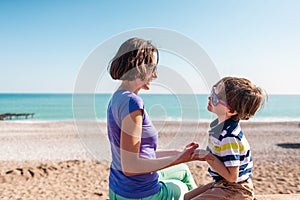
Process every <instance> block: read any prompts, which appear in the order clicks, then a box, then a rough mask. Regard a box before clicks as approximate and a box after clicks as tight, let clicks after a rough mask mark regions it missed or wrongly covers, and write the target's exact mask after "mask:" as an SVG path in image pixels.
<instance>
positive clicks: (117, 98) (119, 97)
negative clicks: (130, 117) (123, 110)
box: [112, 90, 144, 105]
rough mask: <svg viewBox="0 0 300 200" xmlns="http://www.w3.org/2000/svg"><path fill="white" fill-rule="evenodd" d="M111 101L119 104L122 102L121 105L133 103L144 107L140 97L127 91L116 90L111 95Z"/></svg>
mask: <svg viewBox="0 0 300 200" xmlns="http://www.w3.org/2000/svg"><path fill="white" fill-rule="evenodd" d="M112 100H113V101H114V102H120V103H121V102H122V103H130V104H131V103H134V104H138V105H144V102H143V99H142V98H141V97H140V96H138V95H136V94H134V93H133V92H130V91H128V90H117V91H116V92H115V93H114V94H113V98H112Z"/></svg>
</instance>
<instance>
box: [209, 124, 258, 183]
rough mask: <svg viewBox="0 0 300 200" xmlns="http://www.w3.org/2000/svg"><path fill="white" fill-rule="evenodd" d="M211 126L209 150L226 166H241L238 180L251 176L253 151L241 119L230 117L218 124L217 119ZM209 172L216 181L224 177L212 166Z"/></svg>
mask: <svg viewBox="0 0 300 200" xmlns="http://www.w3.org/2000/svg"><path fill="white" fill-rule="evenodd" d="M210 127H211V130H210V131H209V139H208V146H207V150H209V151H210V152H211V153H212V154H214V155H215V156H216V157H217V158H219V159H220V160H221V161H222V162H223V163H224V165H225V166H226V167H230V166H239V176H238V179H237V181H236V182H241V181H244V180H246V179H248V178H250V177H251V176H252V166H253V162H252V157H251V151H250V146H249V143H248V141H247V139H246V137H245V136H244V134H243V132H242V130H241V127H240V125H239V121H234V120H232V119H228V120H226V121H224V122H222V123H220V124H218V120H217V119H216V120H214V121H213V122H212V123H211V124H210ZM208 172H209V173H210V175H211V176H212V178H213V179H214V180H215V181H219V180H222V179H224V178H223V177H222V176H220V175H219V174H218V173H217V172H215V171H214V170H213V169H212V168H211V167H209V169H208Z"/></svg>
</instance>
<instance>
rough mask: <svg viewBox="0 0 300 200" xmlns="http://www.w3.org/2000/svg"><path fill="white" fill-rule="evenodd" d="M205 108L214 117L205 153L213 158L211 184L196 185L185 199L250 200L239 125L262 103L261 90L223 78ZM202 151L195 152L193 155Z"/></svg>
mask: <svg viewBox="0 0 300 200" xmlns="http://www.w3.org/2000/svg"><path fill="white" fill-rule="evenodd" d="M208 99H209V102H208V106H207V109H208V110H209V111H210V112H213V113H215V114H216V115H217V119H216V120H214V121H213V122H212V123H211V124H210V127H211V129H210V131H209V140H208V147H207V150H208V151H209V152H210V153H211V154H213V155H214V156H215V159H214V160H212V161H207V162H208V164H209V165H210V167H209V169H208V171H209V174H210V175H211V176H212V178H213V179H214V182H212V183H209V184H206V185H203V186H200V187H198V188H196V189H194V190H192V191H190V192H188V193H187V194H186V195H185V199H188V200H190V199H193V200H196V199H198V200H201V199H205V200H210V199H238V200H242V199H253V198H254V192H253V184H252V181H251V177H252V166H253V163H252V157H251V151H250V146H249V144H248V141H247V140H246V137H245V135H244V134H243V132H242V130H241V127H240V125H239V120H248V119H249V118H250V117H252V116H253V115H254V114H255V113H256V111H257V110H258V109H259V108H261V107H262V106H263V104H264V96H263V93H262V90H261V89H260V88H258V87H256V86H255V85H253V84H252V83H251V82H250V81H249V80H247V79H245V78H236V77H225V78H223V79H221V80H220V81H219V82H218V83H217V84H216V85H214V87H213V88H212V91H211V95H210V97H209V98H208ZM202 151H203V150H199V151H197V150H196V151H195V152H194V156H198V155H201V154H202V153H203V152H202Z"/></svg>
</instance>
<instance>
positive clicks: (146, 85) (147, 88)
mask: <svg viewBox="0 0 300 200" xmlns="http://www.w3.org/2000/svg"><path fill="white" fill-rule="evenodd" d="M142 89H143V90H150V84H145V85H143V87H142Z"/></svg>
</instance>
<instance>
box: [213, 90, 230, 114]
mask: <svg viewBox="0 0 300 200" xmlns="http://www.w3.org/2000/svg"><path fill="white" fill-rule="evenodd" d="M215 89H216V87H213V88H212V89H211V93H210V97H211V102H212V104H213V105H214V106H217V105H218V104H221V105H223V106H225V107H226V108H229V109H230V106H229V105H228V104H227V103H225V102H224V101H222V100H220V99H219V97H218V95H217V94H216V92H215Z"/></svg>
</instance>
